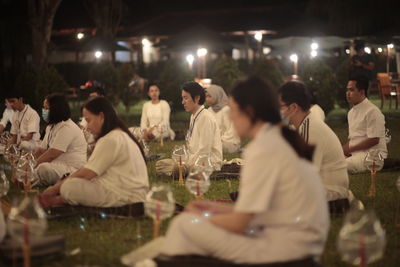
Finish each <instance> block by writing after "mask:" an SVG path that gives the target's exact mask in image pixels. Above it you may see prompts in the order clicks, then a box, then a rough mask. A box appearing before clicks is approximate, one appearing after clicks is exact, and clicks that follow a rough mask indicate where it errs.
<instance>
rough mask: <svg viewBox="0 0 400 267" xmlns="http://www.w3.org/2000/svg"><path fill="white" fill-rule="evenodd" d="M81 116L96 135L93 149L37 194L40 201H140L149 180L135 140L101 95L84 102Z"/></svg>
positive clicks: (46, 203)
mask: <svg viewBox="0 0 400 267" xmlns="http://www.w3.org/2000/svg"><path fill="white" fill-rule="evenodd" d="M83 116H84V118H85V120H86V121H87V127H88V130H89V131H90V132H91V133H92V134H93V135H94V137H95V139H96V146H95V148H94V151H93V153H92V155H91V156H90V158H89V160H88V162H87V163H86V164H85V165H84V166H83V167H81V168H80V169H79V170H77V171H76V172H74V173H72V174H71V175H70V176H69V177H67V178H66V179H64V180H62V181H60V182H58V183H57V184H55V185H53V186H51V187H49V188H47V189H46V190H45V191H44V192H43V193H42V194H41V195H40V196H39V201H40V203H41V205H42V206H43V207H50V206H58V205H63V204H66V203H67V204H71V205H83V206H91V207H119V206H123V205H127V204H132V203H137V202H143V201H144V200H145V196H146V193H147V191H148V187H149V180H148V174H147V167H146V162H145V158H144V153H143V150H142V149H141V147H140V145H139V143H138V141H137V140H136V139H135V137H134V136H133V135H132V134H131V133H130V132H129V130H128V129H127V127H126V126H125V124H124V123H123V122H122V121H121V120H120V119H119V118H118V116H117V114H116V112H115V110H114V108H113V106H112V105H111V103H110V102H109V101H108V100H107V99H105V98H104V97H96V98H94V99H92V100H90V101H89V102H87V103H86V104H85V105H84V107H83Z"/></svg>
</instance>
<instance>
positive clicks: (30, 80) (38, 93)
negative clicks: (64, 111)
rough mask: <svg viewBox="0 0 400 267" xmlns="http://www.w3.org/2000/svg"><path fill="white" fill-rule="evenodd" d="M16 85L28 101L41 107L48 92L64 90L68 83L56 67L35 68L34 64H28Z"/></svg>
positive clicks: (38, 107)
mask: <svg viewBox="0 0 400 267" xmlns="http://www.w3.org/2000/svg"><path fill="white" fill-rule="evenodd" d="M15 87H16V89H17V90H22V92H23V95H24V98H25V102H26V103H28V104H30V105H31V106H32V107H33V108H35V109H40V108H41V106H42V103H43V99H44V98H45V97H46V96H47V95H48V94H51V93H54V92H64V91H65V90H66V89H67V88H68V84H67V83H66V82H65V80H64V78H63V77H62V76H61V75H60V74H59V73H58V71H57V70H56V69H55V68H54V67H48V68H45V69H42V70H35V69H34V68H33V67H32V65H27V66H26V67H25V69H24V70H23V71H22V72H21V74H20V75H19V77H18V79H17V81H16V85H15Z"/></svg>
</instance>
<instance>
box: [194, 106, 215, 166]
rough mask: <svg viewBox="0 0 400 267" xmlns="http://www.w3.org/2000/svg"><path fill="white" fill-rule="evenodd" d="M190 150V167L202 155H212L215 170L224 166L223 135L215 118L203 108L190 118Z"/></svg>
mask: <svg viewBox="0 0 400 267" xmlns="http://www.w3.org/2000/svg"><path fill="white" fill-rule="evenodd" d="M187 141H188V149H189V162H188V164H189V166H191V165H193V164H194V163H195V161H196V159H197V158H198V157H199V156H200V155H210V160H211V163H212V164H213V165H214V166H215V170H220V169H221V166H222V142H221V134H220V130H219V127H218V124H217V121H216V120H215V118H214V116H213V115H212V114H211V113H210V112H209V111H208V110H207V109H205V108H204V106H201V107H200V108H199V110H198V111H197V112H196V114H194V115H193V114H192V115H191V117H190V125H189V131H188V136H187Z"/></svg>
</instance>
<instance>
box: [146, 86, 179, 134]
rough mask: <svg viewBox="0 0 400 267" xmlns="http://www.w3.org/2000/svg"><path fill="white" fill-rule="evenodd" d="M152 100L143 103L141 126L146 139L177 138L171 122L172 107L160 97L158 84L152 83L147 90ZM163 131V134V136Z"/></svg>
mask: <svg viewBox="0 0 400 267" xmlns="http://www.w3.org/2000/svg"><path fill="white" fill-rule="evenodd" d="M147 94H148V96H149V97H150V101H147V102H146V103H144V105H143V109H142V116H141V119H140V128H141V129H142V130H143V133H144V134H143V135H144V136H143V138H144V140H145V141H150V140H152V139H160V138H161V137H162V138H167V137H169V138H170V139H171V140H174V139H175V133H174V131H173V130H172V129H171V127H170V124H169V117H170V113H171V109H170V107H169V105H168V103H167V101H165V100H161V99H160V89H159V87H158V86H157V85H156V84H150V85H149V88H148V92H147ZM161 133H162V136H161Z"/></svg>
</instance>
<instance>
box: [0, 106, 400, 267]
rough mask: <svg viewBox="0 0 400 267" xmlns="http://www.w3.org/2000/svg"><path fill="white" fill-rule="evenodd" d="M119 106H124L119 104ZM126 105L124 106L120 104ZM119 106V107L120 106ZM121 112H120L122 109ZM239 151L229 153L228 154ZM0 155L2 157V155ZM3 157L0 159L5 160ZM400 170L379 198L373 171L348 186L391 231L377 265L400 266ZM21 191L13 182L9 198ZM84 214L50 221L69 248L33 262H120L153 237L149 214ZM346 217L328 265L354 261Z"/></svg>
mask: <svg viewBox="0 0 400 267" xmlns="http://www.w3.org/2000/svg"><path fill="white" fill-rule="evenodd" d="M118 110H119V111H120V107H118ZM133 110H134V112H130V113H129V115H128V116H126V117H125V119H127V121H129V122H130V125H132V124H136V125H137V124H138V119H139V115H138V113H140V107H134V108H133ZM121 111H122V110H121ZM121 111H120V112H121ZM384 112H385V114H386V117H387V128H389V129H390V131H391V134H392V140H391V142H390V144H389V147H388V148H389V154H390V157H391V158H396V159H400V112H398V111H393V110H391V111H389V110H386V109H384ZM120 114H121V113H120ZM345 114H346V111H345V110H339V109H337V110H335V111H334V112H333V113H332V114H330V116H329V118H328V119H329V120H328V124H329V125H330V126H331V127H332V129H333V130H334V131H335V132H336V134H337V135H338V136H339V138H340V139H341V141H342V142H343V141H344V140H345V139H346V137H347V124H346V123H345ZM187 118H188V116H187V115H186V114H182V113H177V114H174V115H173V116H172V119H171V121H172V122H173V123H172V124H173V127H174V128H175V129H185V127H187V124H188V122H187V121H185V120H187ZM178 143H180V142H166V143H165V146H164V147H162V148H161V147H159V145H158V143H151V144H150V147H151V151H152V153H164V154H165V155H166V156H168V157H169V156H170V153H171V150H172V147H173V146H174V145H175V144H178ZM237 156H238V155H226V158H228V159H230V158H233V157H237ZM1 160H2V159H1ZM1 160H0V161H1ZM148 170H149V177H150V182H151V184H154V183H167V184H169V185H170V186H171V187H172V189H173V192H174V196H175V199H176V202H177V203H180V204H181V205H185V204H186V203H188V202H189V201H190V200H192V199H194V197H193V196H191V195H190V193H189V192H188V191H187V190H186V189H185V188H184V187H181V186H179V185H178V184H177V180H176V178H175V181H172V180H166V179H165V178H161V177H157V176H156V174H155V162H149V163H148ZM399 176H400V171H399V170H397V171H382V172H380V173H378V178H377V196H376V198H375V199H371V198H368V197H367V191H368V188H369V175H368V174H358V175H350V188H351V190H352V191H353V193H354V195H355V196H356V197H357V198H359V199H360V200H361V201H362V202H363V203H364V205H365V206H366V207H367V208H370V209H374V210H375V211H376V213H377V215H378V217H379V219H380V220H381V223H382V225H383V228H384V229H385V230H386V234H387V247H386V252H385V256H384V258H383V259H381V260H380V261H378V262H376V263H374V264H371V265H370V266H371V267H372V266H374V267H378V266H381V267H389V266H393V267H395V266H400V227H396V226H395V223H396V220H397V223H400V212H399V210H400V207H399V206H400V192H398V191H397V189H396V186H395V181H396V179H397V177H399ZM227 185H228V183H227V181H215V180H214V181H212V183H211V187H210V190H209V191H208V192H207V193H206V195H205V198H206V199H222V198H228V197H229V196H228V186H227ZM232 186H233V189H234V190H235V189H236V188H237V186H238V183H237V181H232ZM16 194H20V193H19V192H17V191H16V189H15V188H12V190H11V192H10V193H9V195H8V196H7V197H6V199H7V200H11V199H12V197H13V196H15V195H16ZM81 219H82V218H80V217H71V218H66V219H59V220H51V221H49V229H48V233H52V234H63V235H64V236H65V238H66V245H67V250H66V254H65V255H64V256H62V257H58V258H55V259H46V260H45V261H40V262H39V261H34V262H33V265H34V266H120V265H121V264H120V260H119V259H120V256H121V255H123V254H125V253H127V252H129V251H130V250H132V249H133V248H136V247H138V246H140V245H141V244H143V243H145V242H147V241H148V240H150V239H151V233H152V231H151V221H150V220H149V219H147V218H141V219H132V218H126V219H121V218H106V219H102V218H94V217H89V218H85V220H81ZM342 220H343V218H342V217H338V218H332V221H331V230H330V232H329V239H328V242H327V244H326V249H325V253H324V255H323V258H322V261H323V265H324V266H335V267H336V266H351V265H349V264H346V263H344V262H342V261H341V260H340V255H339V254H338V252H337V250H336V237H337V234H338V231H339V229H340V227H341V225H342ZM167 225H168V221H165V222H164V223H163V224H162V230H161V232H162V233H163V232H165V230H166V228H167ZM76 248H79V249H80V253H77V254H75V255H70V254H71V253H70V252H71V251H72V250H74V249H76Z"/></svg>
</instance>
